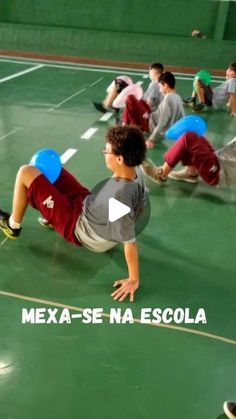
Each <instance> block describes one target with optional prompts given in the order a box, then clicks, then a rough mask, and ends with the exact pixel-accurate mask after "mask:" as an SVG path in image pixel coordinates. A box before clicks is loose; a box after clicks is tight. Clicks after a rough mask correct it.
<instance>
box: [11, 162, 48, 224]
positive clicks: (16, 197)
mask: <svg viewBox="0 0 236 419" xmlns="http://www.w3.org/2000/svg"><path fill="white" fill-rule="evenodd" d="M40 174H41V172H40V171H39V170H38V169H36V167H34V166H27V165H25V166H22V167H21V168H20V169H19V171H18V173H17V175H16V181H15V187H14V194H13V203H12V218H13V220H14V221H15V222H16V223H19V224H20V223H21V222H22V219H23V217H24V214H25V211H26V209H27V207H28V204H29V202H28V196H27V191H28V189H29V187H30V185H31V183H32V182H33V181H34V179H36V178H37V177H38V176H39V175H40Z"/></svg>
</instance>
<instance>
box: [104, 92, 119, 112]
mask: <svg viewBox="0 0 236 419" xmlns="http://www.w3.org/2000/svg"><path fill="white" fill-rule="evenodd" d="M118 94H119V93H118V92H117V90H116V87H115V86H114V87H112V88H111V89H110V91H109V93H108V94H107V96H106V97H105V99H104V101H103V103H102V104H103V106H104V108H106V109H108V108H111V107H112V103H113V101H114V100H115V98H116V97H117V96H118Z"/></svg>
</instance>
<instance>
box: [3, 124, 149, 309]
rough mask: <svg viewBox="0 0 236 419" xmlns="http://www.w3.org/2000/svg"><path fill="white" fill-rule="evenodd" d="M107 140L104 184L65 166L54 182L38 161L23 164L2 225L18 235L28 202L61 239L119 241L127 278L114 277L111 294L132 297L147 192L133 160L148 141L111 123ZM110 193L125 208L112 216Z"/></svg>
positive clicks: (99, 244)
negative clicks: (81, 178)
mask: <svg viewBox="0 0 236 419" xmlns="http://www.w3.org/2000/svg"><path fill="white" fill-rule="evenodd" d="M106 140H107V142H106V148H105V150H103V154H104V157H105V163H106V166H107V168H108V169H109V170H110V171H111V172H112V173H113V176H112V178H111V179H110V180H108V181H106V182H105V183H104V185H103V188H102V189H99V190H98V191H96V190H95V191H92V193H90V192H89V190H88V189H87V188H85V187H84V186H83V185H81V184H80V182H78V181H77V179H75V178H74V177H73V176H72V175H71V174H70V173H69V172H68V171H67V170H66V169H64V168H62V170H61V173H60V175H59V177H58V178H57V179H56V181H55V182H54V183H53V184H52V183H51V182H50V181H49V180H48V179H47V177H46V176H45V175H44V174H43V173H42V171H41V170H39V169H38V168H37V167H35V166H32V165H25V166H22V167H21V168H20V169H19V171H18V174H17V178H16V183H15V189H14V195H13V206H12V213H11V214H9V213H7V212H5V211H2V210H0V229H1V230H2V231H3V233H4V234H5V235H6V236H7V237H8V238H10V239H17V238H18V237H19V236H20V233H21V230H22V227H21V223H22V221H23V218H24V215H25V211H26V209H27V207H28V205H29V204H30V205H31V206H33V207H34V208H35V209H38V210H39V211H40V212H41V214H42V216H43V219H44V221H46V223H48V224H50V225H51V227H52V228H54V230H55V231H57V232H58V233H59V234H60V235H61V236H62V237H63V238H64V239H65V240H67V241H69V242H70V243H73V244H75V245H77V246H81V245H84V246H86V247H87V248H90V249H91V250H94V251H98V252H99V251H106V250H108V249H109V248H111V247H113V246H114V245H115V244H116V243H118V242H122V243H123V245H124V254H125V259H126V263H127V267H128V278H127V279H121V280H119V281H116V282H115V283H114V286H115V287H118V289H117V290H116V291H115V292H113V294H112V296H113V298H114V299H115V300H119V301H123V300H124V299H125V298H126V297H128V296H129V297H130V301H133V299H134V293H135V291H136V290H137V288H138V287H139V260H138V259H139V258H138V248H137V244H136V241H135V239H136V237H135V235H136V234H135V227H136V224H135V223H136V220H137V221H139V220H138V219H139V218H140V217H139V215H140V214H142V210H143V204H144V198H145V190H144V186H143V184H142V182H141V180H140V174H139V173H137V170H136V166H139V165H140V164H141V163H142V161H143V160H144V158H145V152H146V146H145V141H144V137H143V134H142V132H141V131H140V130H139V129H137V128H134V127H129V126H124V127H113V128H110V130H109V131H108V133H107V137H106ZM95 189H96V188H95ZM110 198H113V199H116V200H117V201H119V204H121V205H125V206H126V208H127V207H128V209H129V211H128V213H127V214H124V216H118V218H115V219H114V220H113V221H114V222H113V221H111V220H110V219H109V216H108V208H109V204H110V201H109V199H110ZM118 215H119V214H118ZM41 224H42V223H41ZM44 225H45V224H44Z"/></svg>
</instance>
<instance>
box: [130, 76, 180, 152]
mask: <svg viewBox="0 0 236 419" xmlns="http://www.w3.org/2000/svg"><path fill="white" fill-rule="evenodd" d="M159 85H160V91H161V93H162V95H163V97H164V98H163V100H162V102H161V103H160V105H159V107H158V109H157V110H156V111H154V112H151V113H150V109H149V106H148V105H147V104H146V103H145V102H144V101H139V100H137V98H136V97H135V96H134V95H129V96H128V97H127V99H126V108H125V112H124V115H123V123H124V124H130V125H135V126H138V127H139V128H141V130H142V131H144V132H148V133H150V135H149V138H148V140H147V141H146V146H147V148H154V147H155V145H156V141H157V139H158V138H159V137H161V136H163V135H164V133H165V131H167V129H168V128H170V127H171V126H172V125H173V124H174V123H175V122H176V121H178V120H179V119H181V118H182V117H183V116H184V109H183V104H182V99H181V97H180V95H179V94H178V93H176V90H175V76H174V75H173V74H172V73H170V72H168V71H166V72H165V73H163V74H162V75H161V76H160V79H159Z"/></svg>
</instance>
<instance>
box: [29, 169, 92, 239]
mask: <svg viewBox="0 0 236 419" xmlns="http://www.w3.org/2000/svg"><path fill="white" fill-rule="evenodd" d="M89 193H90V192H89V190H88V189H87V188H85V187H84V186H82V185H81V184H80V183H79V182H78V181H77V180H76V179H75V178H74V177H73V176H72V175H71V174H70V173H69V172H67V170H65V169H62V171H61V174H60V176H59V178H58V179H57V181H56V182H55V183H54V184H51V183H50V182H49V180H47V179H46V177H45V176H44V175H39V176H38V177H37V178H36V179H35V180H34V181H33V182H32V183H31V185H30V187H29V189H28V198H29V203H30V205H31V206H32V207H33V208H36V209H38V210H39V211H40V212H41V214H42V216H43V217H44V218H45V219H46V220H47V221H48V222H49V223H50V224H51V225H52V226H53V228H54V229H55V230H56V231H57V232H58V233H59V234H60V235H61V236H62V237H64V239H65V240H67V241H69V242H71V243H74V244H76V245H77V246H81V243H80V242H79V241H78V239H77V238H76V237H75V235H74V229H75V224H76V222H77V220H78V217H79V215H80V214H81V211H82V206H83V201H84V199H85V197H86V196H87V195H89Z"/></svg>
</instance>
